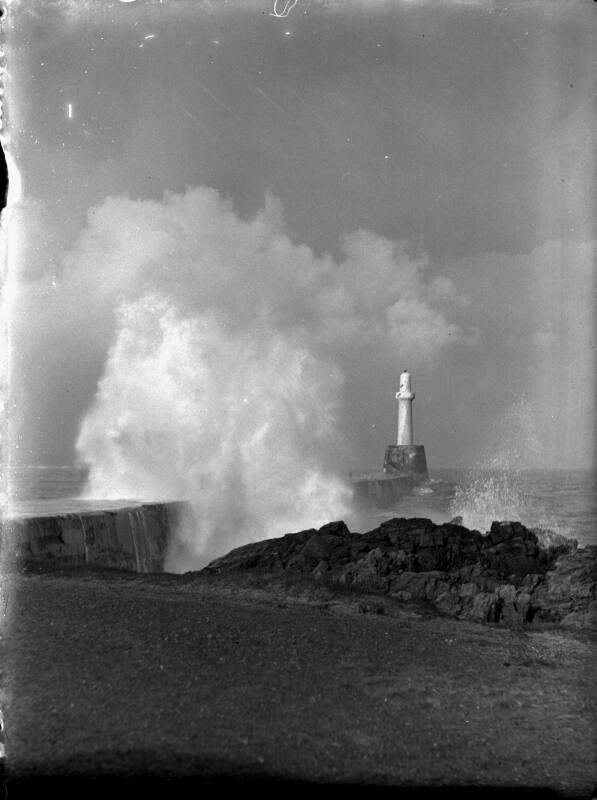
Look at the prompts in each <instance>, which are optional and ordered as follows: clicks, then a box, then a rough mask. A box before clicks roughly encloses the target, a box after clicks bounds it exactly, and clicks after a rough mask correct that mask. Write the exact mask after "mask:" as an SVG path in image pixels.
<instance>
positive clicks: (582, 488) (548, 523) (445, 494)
mask: <svg viewBox="0 0 597 800" xmlns="http://www.w3.org/2000/svg"><path fill="white" fill-rule="evenodd" d="M596 477H597V476H596V473H595V472H594V471H591V470H567V471H553V470H552V471H549V470H520V471H508V470H480V469H475V470H464V469H460V470H454V469H436V470H431V472H430V476H429V480H427V481H424V482H423V483H421V484H420V485H419V486H417V487H416V488H415V489H414V490H413V492H412V493H410V494H408V495H406V496H405V497H403V498H401V499H400V500H399V501H398V502H397V503H396V504H395V505H394V507H392V508H389V509H388V508H385V509H381V508H380V509H372V510H371V511H370V512H368V513H367V514H366V515H359V514H355V515H354V517H353V518H349V519H347V520H346V522H347V523H348V525H349V527H350V528H351V530H355V531H356V530H359V531H365V530H369V529H371V528H374V527H376V526H377V525H379V524H380V522H382V521H383V520H384V519H390V518H392V517H428V518H430V519H432V520H433V521H434V522H436V523H441V522H447V521H449V520H450V519H453V518H454V517H462V522H463V524H464V525H465V526H466V527H468V528H475V529H477V530H480V531H481V532H486V531H487V530H489V528H490V526H491V523H492V522H493V521H494V520H519V521H520V522H522V523H523V524H525V525H527V526H528V527H541V528H549V529H551V530H554V531H556V532H558V533H561V534H563V535H564V536H568V537H571V538H574V539H577V541H578V543H579V544H580V545H597V492H596V489H597V480H596ZM86 478H87V472H86V470H85V469H81V468H74V467H69V466H49V467H48V466H43V467H40V466H35V467H32V466H26V467H18V468H14V469H13V470H12V471H11V474H10V490H11V505H12V504H14V505H16V506H21V507H27V508H30V509H38V510H43V509H44V508H46V509H47V508H50V507H56V508H58V507H59V506H64V508H65V509H66V508H68V507H69V506H70V505H73V504H75V505H76V503H77V502H78V498H80V497H81V494H82V493H83V492H84V487H85V481H86ZM156 499H159V498H156ZM96 502H97V505H98V506H101V505H102V504H103V505H104V506H106V507H107V506H108V505H110V503H109V502H107V501H99V500H98V501H96ZM85 503H86V505H89V504H90V503H92V504H94V503H93V500H89V499H86V500H85ZM288 532H289V531H280V535H282V534H284V533H288ZM239 544H242V543H241V542H239Z"/></svg>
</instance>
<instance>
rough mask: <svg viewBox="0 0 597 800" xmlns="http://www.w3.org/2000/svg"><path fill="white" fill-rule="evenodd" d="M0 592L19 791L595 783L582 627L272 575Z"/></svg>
mask: <svg viewBox="0 0 597 800" xmlns="http://www.w3.org/2000/svg"><path fill="white" fill-rule="evenodd" d="M2 589H3V603H4V604H5V608H6V613H7V616H6V618H5V620H7V622H5V625H4V630H3V636H2V641H1V646H0V655H1V669H2V674H1V693H2V696H1V705H2V708H3V713H4V726H5V736H4V738H5V745H6V753H7V758H6V760H5V763H6V767H5V770H6V777H5V779H7V780H8V786H9V792H10V791H12V796H15V795H18V794H19V790H22V792H23V794H25V792H26V793H27V796H29V794H30V793H31V791H32V789H34V788H35V787H38V788H40V787H42V786H43V788H44V792H46V791H48V790H49V788H50V787H51V786H52V785H55V786H58V785H60V786H62V785H63V784H64V783H65V782H66V783H69V782H70V783H69V785H76V786H79V784H78V783H77V781H79V780H81V781H83V783H84V784H85V785H86V789H85V791H86V794H89V791H90V787H91V789H93V787H95V788H96V789H99V788H101V789H102V790H103V791H106V790H109V791H112V790H114V789H115V788H116V786H122V785H125V784H126V785H128V784H127V781H128V780H129V779H130V780H132V781H136V782H139V781H143V780H150V781H151V784H152V786H153V787H154V788H155V787H156V786H158V785H160V786H161V785H162V783H163V784H164V785H166V786H168V787H172V788H176V789H179V790H181V789H182V788H183V787H184V788H186V789H190V790H192V791H191V793H193V791H194V789H196V787H197V785H199V784H200V785H202V786H203V787H204V789H205V788H206V787H208V786H209V787H212V788H213V787H215V788H221V787H222V786H223V785H225V786H226V787H227V788H230V787H236V788H240V789H241V790H243V789H244V787H247V788H248V787H249V786H258V787H259V788H260V789H261V791H262V793H263V792H264V791H265V790H266V789H268V788H271V789H272V790H274V791H275V792H276V795H277V796H279V793H280V791H283V792H287V791H289V790H290V789H291V788H294V789H298V790H299V791H300V792H301V794H304V792H305V791H308V792H312V791H317V790H319V791H325V794H326V797H327V796H329V795H330V792H331V793H332V794H333V793H334V789H336V790H337V792H339V791H342V792H343V793H344V794H345V793H346V792H347V791H348V790H349V789H350V791H351V792H354V791H357V792H358V793H360V794H362V793H363V792H364V791H365V789H364V788H363V787H365V786H366V787H368V788H367V790H366V791H367V792H368V793H369V792H370V791H373V789H374V787H376V788H375V791H376V792H377V793H387V794H388V795H389V794H390V793H391V794H392V796H393V797H396V796H398V797H406V796H410V795H411V794H412V795H413V796H419V795H422V794H425V796H427V795H429V794H431V796H442V797H443V796H444V792H443V789H442V787H454V786H458V787H461V791H460V796H463V794H464V796H466V797H468V796H471V797H473V796H474V797H477V796H480V792H481V794H482V795H484V796H500V797H501V796H502V795H503V796H505V797H512V796H514V795H515V794H516V792H515V791H514V790H515V789H518V790H520V791H522V789H523V788H524V792H523V796H529V797H533V796H541V797H544V796H545V797H556V796H565V797H584V798H590V797H592V791H593V789H594V787H595V785H596V784H597V736H596V733H597V670H596V668H595V667H596V664H597V659H596V655H597V637H596V636H595V635H594V634H588V633H581V632H569V631H562V630H558V629H554V628H552V629H547V628H544V629H541V630H537V631H533V632H529V631H525V630H512V629H507V628H498V627H490V626H482V625H477V624H473V623H467V622H461V621H453V620H449V619H444V618H441V617H438V616H437V615H435V614H433V613H432V612H430V611H428V610H427V609H425V608H423V607H421V606H405V605H404V604H398V603H396V602H393V601H391V600H390V599H388V598H387V597H384V598H375V597H366V596H363V595H350V594H341V593H338V592H334V593H332V591H331V590H330V589H324V588H323V587H322V588H319V589H318V588H308V587H305V586H303V587H300V586H298V585H296V584H295V585H293V586H292V587H290V588H289V587H288V586H282V585H278V586H277V587H276V586H272V585H271V584H269V585H268V584H267V580H266V579H265V578H264V579H263V580H259V579H257V578H251V579H244V580H241V579H237V580H235V581H232V580H231V579H230V578H226V579H224V578H220V577H218V576H213V577H210V576H198V575H197V574H188V575H184V576H175V575H135V574H128V573H120V572H115V571H102V570H85V571H82V570H76V571H75V570H67V569H63V570H59V571H54V572H43V573H39V572H28V573H20V572H17V571H14V570H12V571H11V570H9V571H8V572H7V573H6V574H5V575H4V577H3V583H2ZM91 778H94V779H95V780H94V781H93V782H91V781H90V779H91ZM73 782H74V783H73ZM322 784H323V785H322ZM384 787H388V788H386V789H385V791H384ZM390 787H391V788H390ZM396 787H401V788H400V790H397V789H396ZM465 787H468V788H465ZM481 787H486V788H485V789H482V788H481ZM489 787H491V788H492V791H489ZM506 787H509V788H506ZM531 787H533V788H534V789H536V790H537V791H535V792H532V791H530V788H531ZM539 789H541V791H538V790H539ZM9 796H10V795H9Z"/></svg>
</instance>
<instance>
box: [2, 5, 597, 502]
mask: <svg viewBox="0 0 597 800" xmlns="http://www.w3.org/2000/svg"><path fill="white" fill-rule="evenodd" d="M290 6H291V4H289V5H288V6H287V8H286V12H287V13H285V8H284V4H283V3H281V2H279V0H278V2H277V3H274V2H273V0H243V2H240V0H238V2H235V0H231V1H230V2H226V1H225V0H221V2H216V1H215V0H214V1H213V2H192V3H191V2H187V0H163V1H160V0H153V1H150V0H147V1H146V2H143V0H136V2H135V1H133V2H116V1H114V2H112V1H111V0H105V1H102V2H99V1H98V2H94V3H85V2H78V3H74V2H67V1H65V0H47V1H45V2H44V0H27V3H25V2H20V0H13V2H12V3H10V4H9V7H8V15H9V18H8V22H7V23H6V24H7V25H8V30H7V33H6V52H7V63H8V73H7V75H6V76H5V85H6V91H7V99H6V102H5V129H4V137H5V138H4V143H5V148H6V150H7V152H8V153H9V154H10V155H11V157H12V158H13V159H14V163H15V164H16V166H17V167H18V170H19V177H20V181H21V183H22V194H21V198H20V200H19V202H18V203H16V204H14V207H13V210H12V217H11V220H12V222H11V230H10V243H11V260H10V264H11V266H10V276H11V280H10V281H9V285H10V287H11V288H10V293H9V294H8V300H6V302H7V303H8V318H9V322H10V337H11V338H10V344H11V363H10V381H9V401H8V402H9V412H10V416H9V419H10V425H11V429H10V441H9V446H10V454H11V458H12V460H14V462H16V463H23V464H72V463H75V462H77V461H83V462H84V463H87V464H90V465H91V466H92V469H93V474H94V475H95V488H96V491H97V492H99V493H101V492H104V493H106V492H114V491H118V490H119V488H120V490H121V491H124V490H125V489H126V490H128V491H129V492H136V493H137V494H145V495H147V496H151V495H152V494H156V493H159V492H160V491H162V492H164V491H166V489H168V491H169V492H170V493H177V492H178V493H182V494H184V493H185V492H188V491H194V489H193V487H195V486H196V482H195V483H193V481H199V482H200V483H201V482H202V483H201V485H202V486H205V485H207V483H209V486H210V491H212V492H215V493H217V484H218V481H220V482H222V483H224V484H225V485H227V486H229V485H231V482H232V484H234V485H237V484H235V481H236V482H238V481H240V483H241V484H242V486H243V487H244V491H245V492H246V493H248V495H250V494H251V492H253V493H255V492H258V488H257V487H258V486H260V485H262V484H263V481H264V480H265V477H264V476H266V477H267V481H269V483H267V485H268V486H271V485H273V484H272V483H271V482H272V481H274V483H275V481H276V480H278V478H277V477H276V476H278V475H279V474H281V473H283V472H285V473H287V474H288V475H290V476H292V481H294V482H298V483H300V484H301V487H302V489H301V491H302V492H304V497H305V498H307V497H308V498H309V502H310V503H319V502H321V503H322V504H323V505H324V506H325V503H326V502H327V500H325V498H322V497H319V496H318V495H317V492H315V491H314V489H313V486H314V478H315V477H317V478H318V480H321V481H322V482H323V483H325V481H327V483H326V490H325V491H326V492H327V495H326V496H327V497H328V498H329V496H330V495H331V496H333V497H334V498H335V500H334V502H336V501H337V502H340V499H339V498H341V496H342V487H341V485H340V483H338V480H339V479H340V478H341V476H342V475H345V474H346V473H347V472H348V470H349V469H358V468H376V467H381V465H382V463H383V453H384V449H385V447H386V445H388V444H392V443H394V442H395V436H396V413H397V404H396V400H395V397H394V395H395V392H396V391H397V388H398V387H397V384H398V376H399V374H400V372H401V371H402V370H403V369H405V368H407V369H409V371H410V372H411V374H412V376H413V388H414V391H415V393H416V399H415V401H414V424H415V440H416V442H417V443H420V444H424V445H425V447H426V452H427V461H428V464H429V466H430V469H431V470H432V471H433V468H434V467H450V466H457V467H470V466H473V465H474V464H476V463H479V462H480V461H482V460H483V459H485V460H486V461H487V460H488V459H489V460H491V457H492V453H494V452H497V450H499V449H500V448H501V449H502V450H503V449H504V447H506V448H508V447H510V446H512V452H513V453H514V452H516V459H518V461H517V465H518V466H525V467H562V468H586V467H590V466H591V465H592V464H593V461H594V441H595V427H594V418H595V388H596V386H595V344H596V342H595V339H596V336H595V230H594V220H595V207H594V206H595V201H594V166H595V164H594V152H595V131H596V130H597V124H596V122H597V120H596V119H595V96H596V94H595V81H594V77H593V76H594V74H595V60H596V58H597V56H596V53H597V50H596V48H595V44H596V41H595V39H596V31H597V27H596V26H595V14H596V13H597V10H596V7H595V4H594V3H593V2H582V0H578V1H577V0H562V1H561V2H559V1H558V0H554V1H553V2H549V0H548V2H541V3H535V2H533V0H529V2H524V3H520V2H509V3H498V2H471V1H468V2H464V1H463V2H457V1H455V2H442V3H438V2H432V1H431V0H430V1H429V2H425V1H424V0H421V1H420V2H417V0H410V1H409V2H406V0H405V1H404V2H401V1H400V0H395V2H383V1H382V0H379V1H378V2H376V1H375V0H372V2H367V3H365V2H357V0H346V2H343V0H297V2H296V3H294V5H292V7H290ZM5 294H7V293H5ZM513 442H515V443H516V447H514V446H513ZM513 457H514V456H513ZM266 461H267V462H268V464H269V465H270V466H271V465H272V464H273V465H274V468H273V469H270V466H268V467H267V468H266V466H265V462H266ZM223 465H225V467H224V466H223ZM239 465H240V466H239ZM222 470H223V471H222ZM189 476H195V477H194V478H192V479H191V478H189ZM208 476H211V477H208ZM251 476H253V477H251ZM305 476H306V477H305ZM322 476H325V480H324V478H323V477H322ZM303 478H304V480H303ZM337 479H338V480H337ZM189 481H190V483H189ZM267 481H266V482H267ZM301 481H302V483H301ZM206 482H207V483H206ZM315 482H317V481H315ZM115 484H116V487H115ZM118 487H119V488H118ZM165 487H166V488H165ZM177 487H178V488H177ZM181 487H182V488H181ZM189 487H191V488H189ZM282 489H283V486H282V487H281V488H280V492H281V491H282ZM276 491H277V490H276ZM266 493H267V492H266ZM324 493H325V492H324ZM259 502H260V503H261V502H263V503H265V504H266V505H267V498H264V499H262V500H260V501H259ZM305 502H306V500H305ZM266 505H263V506H259V504H258V505H257V506H255V508H253V509H252V513H254V514H258V513H260V512H259V509H260V508H265V507H266ZM241 506H242V508H241ZM239 509H240V510H239V511H238V513H239V514H242V513H245V511H246V507H245V506H243V504H242V503H241V504H240V506H239ZM243 509H244V510H243ZM206 513H207V512H206ZM280 513H281V512H280ZM322 513H323V512H322Z"/></svg>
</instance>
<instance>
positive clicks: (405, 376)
mask: <svg viewBox="0 0 597 800" xmlns="http://www.w3.org/2000/svg"><path fill="white" fill-rule="evenodd" d="M414 399H415V393H414V392H413V391H411V386H410V373H409V372H408V371H407V370H404V372H403V373H402V375H401V376H400V384H399V389H398V391H397V392H396V400H398V438H397V440H396V444H398V445H407V444H413V441H414V440H413V400H414Z"/></svg>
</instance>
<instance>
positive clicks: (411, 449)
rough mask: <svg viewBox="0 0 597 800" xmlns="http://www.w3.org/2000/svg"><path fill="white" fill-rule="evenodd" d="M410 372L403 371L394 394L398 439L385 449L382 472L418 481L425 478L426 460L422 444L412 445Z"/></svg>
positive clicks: (413, 396) (412, 393)
mask: <svg viewBox="0 0 597 800" xmlns="http://www.w3.org/2000/svg"><path fill="white" fill-rule="evenodd" d="M414 399H415V393H414V392H413V390H412V385H411V380H410V372H409V371H408V370H406V369H405V370H404V372H403V373H402V374H401V375H400V385H399V388H398V391H397V392H396V400H398V438H397V440H396V444H391V445H388V447H386V455H385V458H384V465H383V468H384V472H386V473H391V474H399V475H411V476H415V477H414V479H416V480H420V479H424V478H426V477H427V475H428V473H427V459H426V458H425V448H424V447H423V445H422V444H414V437H413V400H414Z"/></svg>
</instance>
